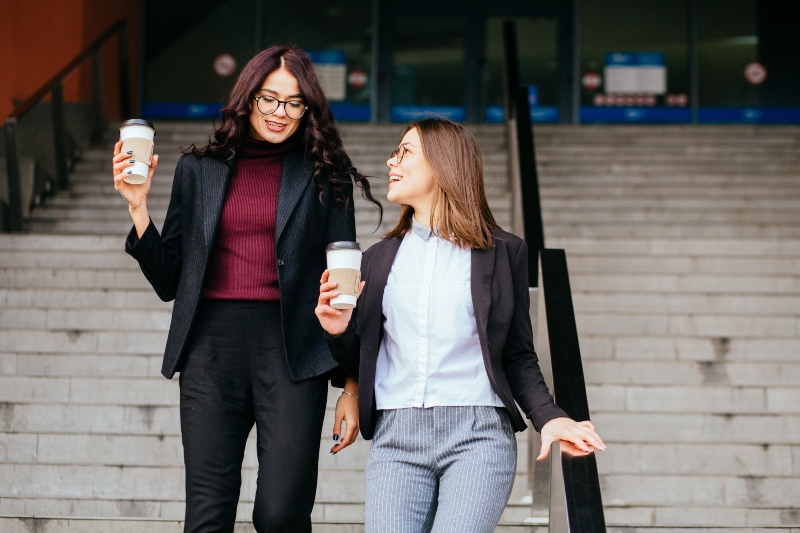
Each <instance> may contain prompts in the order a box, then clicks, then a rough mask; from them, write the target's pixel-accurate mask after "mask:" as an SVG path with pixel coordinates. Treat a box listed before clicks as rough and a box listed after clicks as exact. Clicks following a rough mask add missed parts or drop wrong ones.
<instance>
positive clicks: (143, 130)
mask: <svg viewBox="0 0 800 533" xmlns="http://www.w3.org/2000/svg"><path fill="white" fill-rule="evenodd" d="M154 136H155V128H154V127H153V125H152V124H151V123H150V122H148V121H146V120H139V119H134V120H128V121H126V122H124V123H123V124H122V127H121V128H120V140H119V142H117V143H116V144H115V145H114V158H113V159H112V162H113V164H114V167H113V169H114V188H115V189H116V190H117V191H119V193H120V194H121V195H122V197H123V198H125V200H126V201H127V202H128V206H129V208H130V209H139V208H140V206H141V205H143V204H144V200H145V198H146V197H147V193H148V192H149V191H150V182H151V180H152V177H153V172H154V171H155V169H156V166H157V165H158V155H154V154H153V153H152V152H153V138H154ZM137 158H138V159H137Z"/></svg>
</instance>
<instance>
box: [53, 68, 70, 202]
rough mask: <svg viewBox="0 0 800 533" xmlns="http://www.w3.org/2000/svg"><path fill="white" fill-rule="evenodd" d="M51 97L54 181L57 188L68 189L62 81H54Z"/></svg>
mask: <svg viewBox="0 0 800 533" xmlns="http://www.w3.org/2000/svg"><path fill="white" fill-rule="evenodd" d="M52 98H53V148H54V153H55V156H56V161H55V163H56V183H57V186H58V190H60V191H66V190H67V189H69V181H68V180H69V178H68V176H67V139H66V128H65V125H64V88H63V85H62V82H60V81H59V82H58V83H56V85H55V86H54V87H53V92H52Z"/></svg>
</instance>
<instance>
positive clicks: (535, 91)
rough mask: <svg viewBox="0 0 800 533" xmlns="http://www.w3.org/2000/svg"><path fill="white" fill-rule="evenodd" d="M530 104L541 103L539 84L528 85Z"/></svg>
mask: <svg viewBox="0 0 800 533" xmlns="http://www.w3.org/2000/svg"><path fill="white" fill-rule="evenodd" d="M528 104H529V105H530V106H531V107H536V106H538V105H539V86H538V85H528Z"/></svg>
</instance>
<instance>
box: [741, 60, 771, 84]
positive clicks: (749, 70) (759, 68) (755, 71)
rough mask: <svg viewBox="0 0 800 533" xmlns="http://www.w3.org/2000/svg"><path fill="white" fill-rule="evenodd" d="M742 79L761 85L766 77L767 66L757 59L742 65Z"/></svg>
mask: <svg viewBox="0 0 800 533" xmlns="http://www.w3.org/2000/svg"><path fill="white" fill-rule="evenodd" d="M744 79H745V80H747V83H749V84H751V85H761V84H762V83H764V80H766V79H767V68H766V67H765V66H764V65H762V64H761V63H759V62H758V61H753V62H752V63H748V64H747V65H745V67H744Z"/></svg>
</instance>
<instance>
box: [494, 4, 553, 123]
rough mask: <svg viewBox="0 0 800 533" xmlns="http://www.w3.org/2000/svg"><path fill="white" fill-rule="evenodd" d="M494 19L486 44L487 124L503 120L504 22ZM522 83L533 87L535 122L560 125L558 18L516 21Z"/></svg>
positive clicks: (521, 19)
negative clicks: (558, 123)
mask: <svg viewBox="0 0 800 533" xmlns="http://www.w3.org/2000/svg"><path fill="white" fill-rule="evenodd" d="M504 20H506V18H505V17H496V18H490V19H489V20H488V27H487V30H488V31H487V34H486V38H487V43H486V69H485V75H486V81H485V86H486V106H485V109H484V119H485V120H486V122H501V121H502V120H503V21H504ZM510 20H513V21H514V25H515V27H516V34H517V53H518V54H519V77H520V82H521V83H524V84H526V85H528V86H529V87H531V89H530V91H531V94H532V99H531V104H532V107H531V118H532V119H533V120H534V121H536V122H558V120H559V110H558V56H557V49H556V43H557V41H556V32H557V23H556V19H555V18H530V17H516V18H511V19H510Z"/></svg>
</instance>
